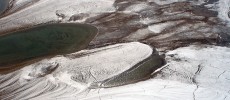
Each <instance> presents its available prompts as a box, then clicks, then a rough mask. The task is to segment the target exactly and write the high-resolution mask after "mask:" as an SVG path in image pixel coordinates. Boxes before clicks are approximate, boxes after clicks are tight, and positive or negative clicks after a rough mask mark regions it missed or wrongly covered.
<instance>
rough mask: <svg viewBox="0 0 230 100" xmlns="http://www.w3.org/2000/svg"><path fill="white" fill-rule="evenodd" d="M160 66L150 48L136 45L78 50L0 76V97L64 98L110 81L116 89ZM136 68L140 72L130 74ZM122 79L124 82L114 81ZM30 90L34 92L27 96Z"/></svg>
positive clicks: (160, 63)
mask: <svg viewBox="0 0 230 100" xmlns="http://www.w3.org/2000/svg"><path fill="white" fill-rule="evenodd" d="M152 58H153V59H154V60H153V62H151V63H150V66H149V65H148V66H146V65H144V63H145V62H142V61H145V60H149V59H152ZM151 61H152V60H151ZM160 66H162V59H161V57H160V56H159V55H158V53H157V52H155V51H154V50H153V49H152V48H151V47H150V46H148V45H145V44H142V43H138V42H132V43H123V44H116V45H111V46H107V47H102V48H96V49H92V50H82V51H80V52H76V53H73V54H68V55H64V56H57V57H54V58H50V59H44V60H42V61H39V62H37V63H34V64H31V65H29V66H26V67H24V68H22V69H21V70H18V71H15V72H12V73H9V74H5V75H0V79H1V80H0V81H1V83H0V90H1V91H0V93H1V94H2V95H0V98H1V99H11V98H12V99H28V98H31V97H36V96H42V97H44V98H46V97H47V98H56V97H58V96H59V95H58V94H59V93H58V94H55V93H56V92H60V96H61V97H62V95H64V94H65V92H66V93H67V94H68V95H72V94H71V93H73V94H74V95H78V93H79V92H83V91H88V89H90V88H98V87H109V86H110V83H111V82H112V86H116V85H123V84H128V83H131V82H133V81H138V80H143V79H141V78H146V77H149V76H150V75H151V71H149V70H150V69H157V68H159V67H160ZM149 67H150V68H149ZM140 68H141V69H142V72H143V73H139V74H138V73H136V74H133V72H136V70H138V69H140ZM145 69H146V70H145ZM14 75H15V76H14ZM122 75H125V76H122ZM12 76H13V77H12ZM140 76H141V77H140ZM128 77H134V78H132V79H129V78H128ZM135 77H138V78H135ZM122 78H126V79H127V80H124V81H117V79H120V80H122ZM128 79H129V80H128ZM44 82H45V83H44ZM113 83H116V84H115V85H114V84H113ZM107 85H108V86H107ZM21 90H24V91H21ZM53 90H55V91H56V92H54V91H53ZM19 91H20V92H19ZM32 91H34V93H31V92H32ZM68 91H72V92H70V93H68ZM30 93H31V94H30ZM41 93H42V94H41ZM62 93H64V94H62Z"/></svg>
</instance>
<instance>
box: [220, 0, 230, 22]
mask: <svg viewBox="0 0 230 100" xmlns="http://www.w3.org/2000/svg"><path fill="white" fill-rule="evenodd" d="M218 7H219V8H218V12H219V14H218V17H219V18H220V19H222V20H223V21H225V22H226V23H227V24H228V26H230V18H229V16H228V13H229V11H230V0H219V5H218Z"/></svg>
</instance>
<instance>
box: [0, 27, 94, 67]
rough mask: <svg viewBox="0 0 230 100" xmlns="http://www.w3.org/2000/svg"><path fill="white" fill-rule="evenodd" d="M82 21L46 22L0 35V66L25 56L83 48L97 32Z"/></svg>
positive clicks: (60, 52) (68, 51)
mask: <svg viewBox="0 0 230 100" xmlns="http://www.w3.org/2000/svg"><path fill="white" fill-rule="evenodd" d="M97 31H98V30H97V28H95V27H93V26H90V25H85V24H49V25H42V26H37V27H34V28H31V29H27V30H23V31H19V32H14V33H9V34H8V35H4V36H1V37H0V68H1V67H2V66H5V65H8V64H11V63H14V62H16V63H17V62H21V61H24V60H27V59H31V58H36V57H43V56H47V55H57V54H64V53H72V52H76V51H78V50H81V49H83V48H85V47H86V46H87V45H88V44H89V42H90V41H91V40H92V39H93V38H94V37H95V35H96V34H97Z"/></svg>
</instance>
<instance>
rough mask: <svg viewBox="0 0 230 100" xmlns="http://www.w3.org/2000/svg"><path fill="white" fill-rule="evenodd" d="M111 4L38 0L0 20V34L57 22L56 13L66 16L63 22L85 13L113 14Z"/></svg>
mask: <svg viewBox="0 0 230 100" xmlns="http://www.w3.org/2000/svg"><path fill="white" fill-rule="evenodd" d="M18 2H19V1H18ZM28 2H29V1H28ZM113 3H114V0H98V1H95V0H64V1H63V0H39V1H37V2H36V3H35V4H33V5H32V6H28V7H26V8H24V9H22V10H19V11H17V12H15V13H13V14H10V15H8V16H6V17H4V18H1V19H0V22H1V24H0V32H2V31H6V30H10V29H15V28H18V27H22V26H27V25H34V24H41V23H46V22H50V21H58V20H59V18H58V16H57V15H56V12H57V11H58V12H60V13H61V14H64V15H65V16H66V17H65V19H63V21H67V20H69V18H70V17H71V16H72V15H75V14H81V13H87V14H90V15H92V16H94V15H95V14H101V13H106V12H114V11H115V10H116V9H115V8H114V7H113ZM16 4H17V5H23V4H24V2H22V1H20V2H19V3H16ZM41 8H42V9H41ZM38 9H39V10H38ZM44 15H45V16H44Z"/></svg>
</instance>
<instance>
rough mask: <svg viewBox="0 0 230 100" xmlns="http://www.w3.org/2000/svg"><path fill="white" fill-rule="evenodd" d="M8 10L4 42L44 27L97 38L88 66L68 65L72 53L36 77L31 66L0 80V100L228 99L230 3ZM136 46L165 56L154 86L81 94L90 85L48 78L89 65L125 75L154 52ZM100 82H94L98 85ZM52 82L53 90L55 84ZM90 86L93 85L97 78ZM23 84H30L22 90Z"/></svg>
mask: <svg viewBox="0 0 230 100" xmlns="http://www.w3.org/2000/svg"><path fill="white" fill-rule="evenodd" d="M10 5H11V8H9V9H7V11H5V12H4V13H3V14H2V15H1V16H0V34H1V35H4V34H7V32H10V31H14V30H17V29H19V28H20V29H21V28H26V27H31V26H33V25H38V24H44V23H88V24H91V25H94V26H96V27H97V28H98V29H99V34H98V35H97V37H96V38H95V39H94V40H93V41H91V43H90V44H89V46H88V48H87V49H89V51H87V50H86V51H87V52H93V51H97V50H99V51H100V52H96V53H87V55H88V56H89V58H90V59H91V60H90V61H87V62H84V61H85V60H84V61H75V62H71V61H73V59H75V53H74V54H68V55H67V57H65V55H64V56H63V55H60V57H59V56H58V57H55V58H51V59H46V60H43V61H41V62H42V63H44V64H38V65H36V64H35V65H36V66H40V67H41V68H42V67H47V66H48V69H52V72H49V71H48V73H51V74H47V75H46V74H44V73H40V72H39V70H40V69H36V68H40V67H36V66H33V65H34V64H32V65H30V66H27V67H24V68H23V69H20V70H18V71H16V72H13V73H8V74H1V75H0V80H1V82H3V81H5V83H1V84H0V87H1V88H0V89H1V90H0V93H1V94H0V97H1V98H2V99H4V98H5V99H22V98H23V97H25V98H31V97H32V98H33V99H41V98H43V99H67V100H70V99H74V100H75V99H83V100H97V99H98V100H111V99H115V100H122V99H123V100H128V99H130V100H135V99H137V100H143V99H144V100H153V99H159V100H165V99H169V100H185V99H188V100H229V99H230V97H229V96H230V94H229V93H230V91H229V90H230V87H229V86H228V83H229V80H230V78H229V68H230V66H229V65H230V64H229V63H230V62H229V61H230V59H229V58H230V49H229V43H230V29H229V27H230V18H229V16H230V13H229V7H230V0H13V1H12V2H11V3H10ZM133 41H139V42H142V43H145V44H147V45H149V46H151V47H154V48H156V49H157V50H158V51H159V52H160V54H161V55H162V56H163V57H164V56H165V60H166V65H165V66H163V67H161V68H159V69H158V70H156V71H153V72H152V78H151V79H148V80H144V81H141V82H137V83H133V84H129V85H124V86H120V87H113V88H94V89H89V88H86V87H88V85H82V84H80V83H81V82H78V81H76V80H74V79H70V78H69V77H71V75H72V74H69V73H67V72H65V71H63V72H62V73H61V74H58V75H57V76H52V75H53V74H54V72H58V69H61V70H76V71H79V70H83V69H84V68H89V67H90V66H91V65H97V66H94V67H95V68H96V67H100V68H101V67H102V68H103V67H105V66H113V67H111V68H115V69H116V68H121V69H119V70H122V71H124V70H125V69H126V68H130V67H133V65H135V64H137V63H139V62H142V61H143V60H144V58H146V57H148V55H150V54H151V53H152V52H151V50H152V49H151V48H149V46H147V45H144V44H141V43H137V42H133ZM123 42H131V43H127V44H126V45H125V46H124V47H123V48H119V49H117V48H115V49H105V50H104V49H101V48H100V47H102V48H107V47H104V46H107V45H111V46H112V47H113V46H115V47H116V46H118V45H122V44H119V43H123ZM109 47H110V46H109ZM145 47H146V48H145ZM137 48H139V49H140V50H139V49H137ZM116 49H117V50H116ZM136 49H137V50H136ZM138 50H139V51H138ZM122 52H124V54H123V53H122ZM154 52H155V51H154ZM80 53H81V52H80ZM76 54H79V53H76ZM83 54H84V52H83ZM94 54H96V55H97V56H94ZM106 55H111V56H109V57H108V56H106ZM133 56H135V57H133ZM86 57H87V56H86ZM94 57H95V58H94ZM67 58H68V59H67ZM58 59H59V60H58ZM81 59H84V57H82V58H81ZM85 59H86V58H85ZM110 59H111V60H110ZM56 60H57V63H60V65H66V64H67V65H68V66H71V64H77V65H78V66H75V67H74V66H72V67H58V68H57V69H56V66H58V65H59V64H57V63H55V62H53V61H56ZM78 60H80V59H78ZM122 61H124V62H122ZM52 62H53V63H52ZM100 62H101V63H100ZM102 62H103V64H102ZM117 62H119V63H117ZM104 63H105V64H104ZM28 68H29V69H34V70H35V71H31V70H29V69H28ZM71 68H72V69H71ZM37 70H38V72H37ZM53 70H54V72H53ZM95 70H96V69H95ZM23 71H26V72H27V71H28V72H27V74H28V73H31V72H32V73H31V74H32V76H33V77H31V76H30V77H29V76H28V75H26V74H25V76H24V78H22V76H20V74H18V73H21V72H23ZM96 72H97V71H96ZM98 72H99V73H102V74H109V75H110V74H111V75H113V74H114V73H112V72H109V71H108V70H106V71H104V70H100V69H99V71H98ZM115 72H116V73H118V74H119V72H118V71H115ZM36 73H38V74H36ZM70 73H71V72H70ZM72 73H75V72H72ZM137 74H138V73H137ZM22 75H24V74H22ZM37 75H38V76H39V77H37ZM100 75H101V74H98V76H97V77H96V79H97V78H98V79H101V77H100ZM27 76H28V77H27ZM83 76H84V77H85V76H87V75H84V73H82V74H81V75H79V77H77V78H76V79H82V80H84V79H85V78H84V77H83ZM102 76H103V75H102ZM108 77H109V76H108ZM31 79H32V81H30V80H31ZM57 79H58V83H55V82H56V81H57ZM87 79H89V80H90V81H95V80H94V78H91V79H90V78H87ZM26 80H28V81H29V82H31V83H30V84H28V83H26V82H27V81H26ZM89 80H84V82H86V83H87V82H88V81H89ZM102 80H103V79H102ZM59 81H60V82H59ZM84 82H83V83H84ZM15 84H20V85H15ZM32 84H36V87H33V85H32ZM50 84H55V85H50ZM37 87H44V88H37ZM79 88H80V89H79ZM23 90H27V91H25V92H22V91H23ZM81 90H84V91H81ZM12 91H15V92H12ZM32 91H33V92H34V93H33V94H31V92H32ZM42 91H43V92H42ZM60 91H61V92H60ZM79 91H81V92H79ZM11 92H12V93H11ZM9 93H11V94H9ZM32 98H31V99H32Z"/></svg>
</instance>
